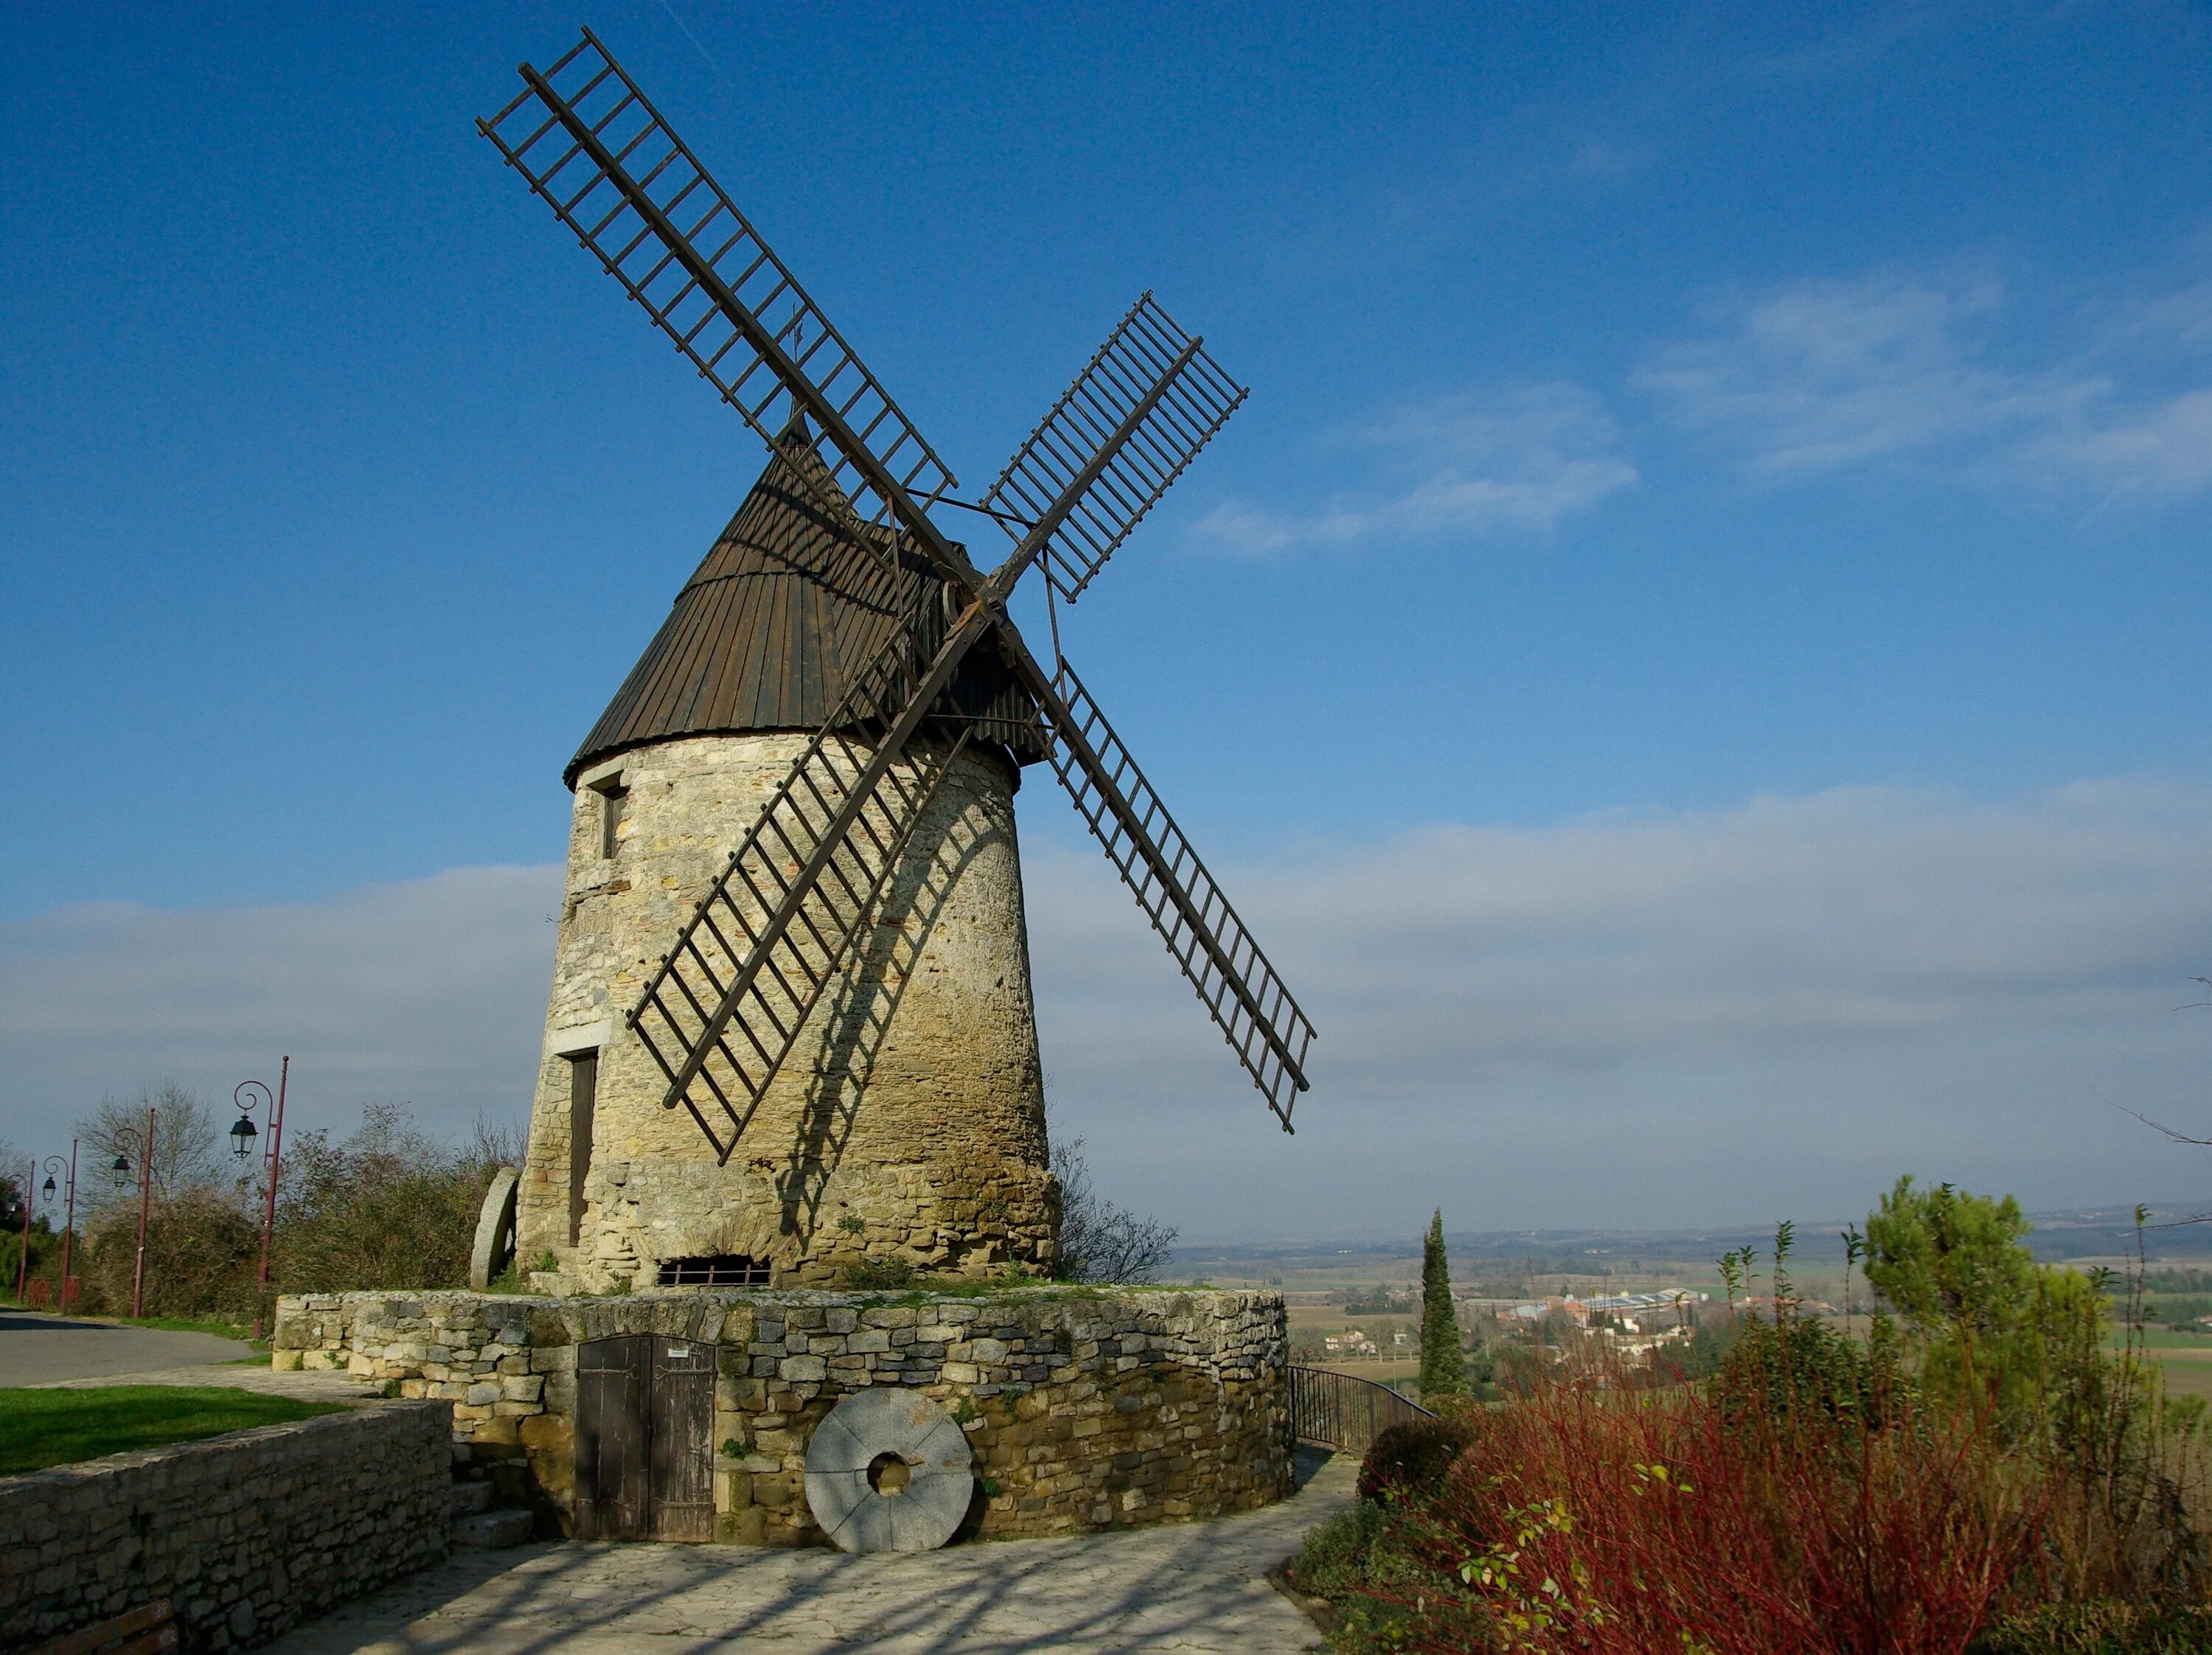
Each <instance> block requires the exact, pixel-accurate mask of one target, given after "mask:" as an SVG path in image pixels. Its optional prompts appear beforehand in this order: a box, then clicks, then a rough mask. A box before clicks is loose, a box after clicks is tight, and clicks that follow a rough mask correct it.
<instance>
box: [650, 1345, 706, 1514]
mask: <svg viewBox="0 0 2212 1655" xmlns="http://www.w3.org/2000/svg"><path fill="white" fill-rule="evenodd" d="M652 1346H653V1355H652V1361H653V1369H652V1371H653V1403H652V1416H653V1417H652V1425H651V1440H652V1449H651V1452H652V1465H653V1474H652V1478H651V1484H650V1487H651V1495H650V1498H651V1501H652V1508H651V1516H650V1519H649V1526H650V1529H651V1531H652V1535H653V1538H654V1539H655V1540H712V1539H713V1538H714V1346H713V1345H711V1344H702V1343H699V1342H697V1341H696V1340H690V1339H665V1338H658V1339H654V1340H653V1341H652Z"/></svg>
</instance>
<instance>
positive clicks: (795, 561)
mask: <svg viewBox="0 0 2212 1655" xmlns="http://www.w3.org/2000/svg"><path fill="white" fill-rule="evenodd" d="M821 464H822V463H821V461H820V460H819V458H817V457H816V455H815V454H814V452H813V451H812V450H811V448H810V447H809V446H807V445H806V443H805V440H804V435H803V433H796V432H794V433H787V434H786V437H785V440H784V441H783V442H782V443H781V445H780V446H779V447H778V450H777V452H775V455H774V457H773V458H771V459H770V460H769V465H768V469H767V470H765V471H763V473H762V474H761V477H760V481H759V482H756V483H755V484H754V485H753V488H752V492H751V493H750V494H747V495H746V496H745V500H744V504H743V505H742V506H738V513H737V515H736V516H735V517H733V518H731V519H730V524H729V527H727V528H726V529H725V530H722V532H721V535H720V537H719V538H718V539H716V541H715V542H714V548H713V549H712V550H710V551H708V554H707V555H706V558H705V560H704V561H702V562H701V563H700V565H699V567H698V569H697V570H696V572H695V573H693V575H692V576H691V579H690V580H689V581H687V582H686V583H685V584H684V590H683V591H680V592H678V593H677V595H676V604H675V607H674V608H673V609H671V610H670V611H669V615H668V619H667V620H666V621H664V622H663V623H662V624H661V627H660V630H659V632H658V633H657V634H654V635H653V642H652V643H650V644H649V645H647V646H646V651H645V653H644V654H643V655H642V656H641V657H640V658H638V663H637V664H636V665H635V667H633V668H631V669H630V674H629V677H628V678H627V679H625V680H623V687H622V688H620V689H619V690H617V691H616V692H615V698H614V700H612V701H611V702H609V703H608V705H607V710H606V711H605V712H603V713H601V714H600V715H599V722H598V723H597V724H593V725H592V733H591V734H590V735H588V736H586V737H585V738H584V744H583V745H582V746H581V747H580V748H578V749H576V756H575V757H574V758H573V759H571V760H569V761H568V769H567V770H566V771H565V772H564V773H563V777H562V779H564V780H565V781H566V782H567V783H568V785H570V786H571V787H573V786H574V785H575V781H576V777H577V775H578V773H580V772H581V771H582V770H583V769H584V768H585V767H586V766H589V765H592V764H595V763H597V762H598V761H600V760H602V759H605V758H611V757H612V756H613V755H616V754H617V753H622V752H626V751H628V750H629V749H632V748H636V747H644V746H647V745H649V744H651V743H654V742H663V741H668V740H671V739H673V738H675V737H684V736H708V735H738V734H744V733H746V732H749V731H810V732H811V731H814V730H817V729H818V728H820V727H821V724H822V722H823V719H825V718H828V717H829V711H830V709H831V708H832V707H833V706H836V702H837V699H838V697H839V696H840V695H842V694H843V693H844V690H845V687H846V684H847V682H848V676H849V675H851V674H853V673H856V672H858V671H859V670H861V669H862V668H864V667H865V666H866V664H868V662H869V661H870V660H872V658H874V657H875V655H876V653H877V652H878V651H879V650H881V649H882V648H883V647H884V645H885V644H886V643H887V642H888V641H889V640H890V638H891V637H892V635H893V634H894V632H895V631H896V627H898V625H899V611H898V607H897V604H898V601H899V599H900V597H901V595H902V594H901V593H900V591H899V590H898V589H899V588H901V587H906V588H907V589H908V591H911V590H912V588H911V586H910V585H908V580H907V579H904V578H902V576H901V575H899V574H895V573H893V572H892V571H891V570H890V569H889V568H887V567H885V564H884V559H883V558H882V557H880V556H878V555H876V554H874V553H872V552H871V551H869V550H868V549H867V548H866V546H865V545H864V544H863V543H862V542H861V541H860V539H859V538H858V537H859V535H860V534H861V533H863V532H867V531H866V530H862V529H861V528H860V525H858V524H856V523H854V522H853V521H852V520H851V519H849V518H848V520H847V521H846V522H845V523H842V524H840V523H838V522H836V521H833V520H832V518H831V517H830V516H829V513H828V512H826V511H825V510H824V508H823V506H821V505H820V504H818V503H817V499H816V496H815V495H814V494H813V493H812V492H811V491H810V490H809V489H808V488H807V487H806V486H805V483H804V482H802V481H801V478H800V473H799V470H798V468H799V467H800V466H806V467H809V468H810V469H811V470H812V471H813V472H814V473H815V475H816V476H820V475H821ZM872 538H873V539H875V540H876V542H877V543H878V545H880V546H883V547H884V549H886V551H888V550H889V549H890V537H889V536H888V535H886V534H882V533H877V534H874V535H872ZM902 567H903V569H904V570H905V571H907V572H908V573H912V574H917V575H920V576H921V578H922V579H925V580H927V581H929V582H931V583H933V585H936V586H937V587H938V588H939V590H940V591H941V590H942V585H943V583H942V582H941V581H939V580H938V579H937V578H936V577H935V576H934V575H933V573H930V571H929V567H928V565H927V562H926V561H922V560H921V558H920V556H919V555H918V554H915V553H912V552H908V553H907V554H906V555H905V561H904V562H903V564H902ZM945 607H946V605H945V603H943V602H939V603H934V604H933V605H931V608H932V609H933V611H934V612H935V613H936V614H938V615H941V614H942V613H943V612H944V610H945ZM938 709H939V712H940V713H944V714H952V715H957V716H962V717H966V718H975V719H978V720H980V721H981V727H980V728H979V729H978V730H977V731H976V732H975V736H976V738H977V739H979V740H985V739H987V740H989V741H991V742H994V743H996V744H997V745H998V746H999V747H1000V748H1002V749H1006V751H1007V753H1008V755H1009V756H1010V757H1012V759H1013V760H1014V761H1015V762H1016V763H1017V764H1030V763H1034V762H1036V761H1037V760H1039V759H1042V757H1044V756H1045V755H1044V751H1043V749H1042V747H1041V746H1040V745H1039V743H1038V738H1037V736H1036V731H1035V729H1034V727H1033V722H1032V721H1033V720H1034V718H1035V717H1036V706H1035V703H1033V702H1032V701H1031V700H1030V698H1029V697H1028V695H1027V694H1024V692H1023V691H1022V690H1021V689H1020V688H1018V686H1017V685H1016V684H1015V683H1014V682H1012V678H1011V676H1009V675H1008V673H1007V672H1006V668H1005V667H1004V665H1003V664H1001V663H1000V660H999V658H998V656H997V654H996V652H994V651H993V650H992V648H991V646H990V645H989V643H988V642H987V641H986V642H984V643H982V644H980V645H978V646H976V647H975V649H974V650H973V651H972V652H970V653H969V657H968V658H967V660H966V661H965V662H964V663H963V664H962V666H961V669H960V672H959V675H958V676H957V677H956V678H955V679H954V680H953V682H952V684H951V687H950V688H948V689H947V690H946V691H945V694H944V695H943V696H942V697H941V698H940V699H939V703H938Z"/></svg>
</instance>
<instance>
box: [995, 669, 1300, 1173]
mask: <svg viewBox="0 0 2212 1655" xmlns="http://www.w3.org/2000/svg"><path fill="white" fill-rule="evenodd" d="M1031 665H1032V666H1033V667H1034V665H1035V664H1034V663H1032V664H1031ZM1057 666H1058V671H1057V672H1056V673H1055V675H1054V679H1053V681H1052V684H1051V692H1052V693H1051V695H1050V697H1049V700H1046V698H1043V697H1040V698H1039V699H1040V703H1041V705H1042V706H1044V709H1045V711H1046V712H1047V714H1048V717H1049V718H1050V720H1051V724H1050V728H1051V729H1052V732H1053V734H1054V737H1055V738H1056V739H1055V740H1054V743H1053V746H1052V754H1053V756H1052V761H1051V762H1052V767H1053V773H1054V774H1055V775H1057V776H1058V777H1059V778H1060V785H1061V786H1062V787H1064V788H1066V790H1067V794H1068V797H1070V798H1071V799H1073V801H1074V803H1075V809H1076V813H1077V814H1078V815H1080V816H1081V817H1082V818H1083V820H1084V823H1085V826H1087V827H1089V828H1090V829H1091V834H1092V835H1093V836H1094V837H1095V838H1096V839H1097V840H1098V843H1099V844H1100V846H1103V848H1104V850H1105V852H1106V858H1107V860H1108V861H1109V862H1111V863H1112V864H1114V869H1115V872H1117V873H1119V874H1120V875H1121V882H1122V883H1124V884H1125V885H1127V887H1128V888H1129V890H1130V893H1131V894H1133V896H1135V898H1136V899H1137V906H1139V908H1140V909H1142V910H1143V911H1144V914H1145V917H1146V918H1147V919H1149V920H1151V921H1152V929H1153V930H1154V931H1158V933H1159V936H1160V940H1161V941H1162V942H1163V943H1165V944H1166V945H1167V950H1168V954H1169V956H1170V958H1172V959H1173V960H1174V961H1175V962H1176V965H1177V966H1179V967H1182V973H1183V975H1184V976H1185V977H1186V978H1188V979H1189V981H1190V985H1191V986H1192V987H1193V988H1194V989H1195V990H1196V991H1198V998H1199V1003H1200V1004H1201V1005H1203V1006H1204V1007H1205V1008H1206V1014H1207V1015H1209V1016H1211V1017H1212V1019H1213V1021H1214V1022H1215V1023H1216V1025H1218V1027H1219V1028H1220V1030H1221V1032H1222V1034H1224V1035H1225V1036H1226V1037H1227V1039H1228V1041H1229V1046H1230V1049H1231V1051H1233V1052H1236V1054H1237V1061H1238V1062H1240V1063H1242V1064H1243V1065H1244V1068H1245V1071H1246V1072H1247V1073H1248V1074H1249V1075H1250V1076H1251V1077H1252V1083H1253V1084H1254V1085H1255V1086H1256V1087H1258V1088H1260V1094H1261V1096H1262V1097H1264V1098H1265V1099H1267V1106H1268V1107H1269V1108H1270V1109H1272V1110H1273V1111H1274V1112H1275V1117H1276V1118H1277V1119H1279V1121H1281V1122H1282V1125H1283V1130H1284V1131H1285V1132H1289V1131H1295V1130H1296V1129H1295V1128H1293V1127H1292V1125H1291V1108H1292V1106H1293V1105H1294V1104H1295V1102H1296V1100H1297V1094H1299V1093H1301V1092H1303V1091H1305V1090H1307V1089H1308V1088H1309V1086H1310V1082H1309V1081H1308V1080H1307V1078H1306V1073H1305V1060H1306V1053H1307V1051H1308V1050H1309V1048H1310V1046H1312V1044H1313V1039H1314V1032H1315V1031H1314V1026H1313V1023H1312V1021H1311V1020H1310V1019H1309V1018H1308V1017H1307V1015H1305V1012H1304V1010H1303V1009H1301V1008H1300V1007H1299V1005H1298V1003H1297V999H1296V997H1293V996H1292V995H1291V991H1290V989H1289V988H1288V987H1287V986H1286V985H1285V984H1284V982H1283V979H1282V978H1281V977H1280V976H1279V974H1278V973H1277V972H1276V970H1275V967H1274V965H1273V961H1270V960H1269V959H1268V958H1267V954H1266V953H1265V952H1264V951H1263V950H1262V949H1261V947H1260V945H1259V943H1257V942H1256V941H1255V940H1254V938H1253V936H1252V933H1251V932H1250V931H1249V930H1248V929H1247V928H1246V926H1245V924H1244V921H1243V918H1242V917H1241V916H1240V915H1239V914H1238V913H1237V910H1236V908H1235V907H1234V906H1231V903H1230V900H1229V898H1228V897H1227V895H1226V894H1224V893H1223V891H1222V889H1221V887H1220V886H1219V885H1218V883H1217V882H1215V880H1214V877H1213V875H1212V872H1210V871H1209V870H1207V868H1206V864H1205V862H1204V861H1203V860H1201V859H1200V857H1199V854H1198V852H1197V851H1196V850H1195V849H1194V848H1193V847H1192V846H1191V843H1190V840H1188V838H1187V837H1186V836H1185V835H1184V834H1183V831H1182V827H1180V826H1179V825H1177V823H1176V819H1175V817H1174V815H1172V814H1171V813H1170V811H1169V809H1168V808H1167V806H1166V804H1165V803H1163V802H1162V800H1161V798H1160V796H1159V794H1158V791H1155V789H1154V788H1153V786H1152V783H1151V782H1150V781H1149V780H1148V779H1146V776H1145V773H1144V772H1143V771H1142V770H1141V769H1139V767H1138V765H1137V761H1136V760H1135V759H1134V758H1133V756H1132V755H1130V752H1129V749H1128V748H1127V746H1126V745H1125V744H1124V743H1122V740H1121V737H1120V736H1119V735H1117V734H1115V730H1114V727H1113V725H1111V724H1109V723H1108V722H1107V721H1106V715H1105V713H1104V712H1102V711H1101V710H1100V708H1099V706H1098V703H1097V701H1096V700H1093V699H1092V697H1091V692H1090V691H1089V690H1088V689H1086V688H1085V687H1084V685H1083V681H1082V680H1081V679H1079V678H1078V677H1077V676H1075V669H1074V668H1073V667H1072V666H1070V665H1069V664H1068V663H1067V660H1066V658H1065V657H1061V658H1059V660H1058V662H1057Z"/></svg>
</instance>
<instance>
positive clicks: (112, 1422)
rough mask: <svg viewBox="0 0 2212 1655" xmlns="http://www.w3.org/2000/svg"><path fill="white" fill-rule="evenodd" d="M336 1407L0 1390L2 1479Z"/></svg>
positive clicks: (183, 1388)
mask: <svg viewBox="0 0 2212 1655" xmlns="http://www.w3.org/2000/svg"><path fill="white" fill-rule="evenodd" d="M337 1407H338V1404H336V1403H321V1402H296V1401H295V1400H294V1399H293V1398H291V1397H264V1396H257V1395H256V1394H255V1393H254V1392H252V1391H231V1390H226V1389H223V1388H222V1387H219V1386H215V1385H110V1386H106V1387H103V1388H101V1389H98V1390H86V1391H44V1390H41V1391H28V1390H20V1391H0V1476H16V1475H18V1474H20V1473H21V1472H24V1471H36V1470H43V1469H44V1468H45V1467H46V1466H49V1465H68V1464H74V1463H75V1462H76V1461H77V1460H81V1459H97V1458H99V1457H100V1455H102V1454H120V1453H125V1452H129V1451H130V1450H131V1449H134V1448H155V1447H159V1446H161V1444H163V1443H165V1442H189V1441H191V1440H193V1439H194V1438H197V1437H216V1436H221V1435H222V1434H223V1433H224V1432H226V1431H244V1430H247V1429H250V1428H252V1427H253V1426H257V1425H277V1424H281V1423H282V1422H284V1421H286V1420H303V1419H307V1418H310V1417H312V1416H314V1415H317V1414H331V1413H336V1412H337Z"/></svg>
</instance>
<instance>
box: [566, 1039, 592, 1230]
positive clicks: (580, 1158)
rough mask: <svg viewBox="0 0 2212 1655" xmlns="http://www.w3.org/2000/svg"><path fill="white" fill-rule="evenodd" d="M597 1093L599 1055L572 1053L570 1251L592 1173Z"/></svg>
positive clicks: (581, 1223)
mask: <svg viewBox="0 0 2212 1655" xmlns="http://www.w3.org/2000/svg"><path fill="white" fill-rule="evenodd" d="M598 1100H599V1052H597V1051H596V1050H593V1051H590V1052H572V1053H571V1054H570V1055H569V1058H568V1245H569V1246H572V1247H573V1246H575V1245H576V1243H577V1242H578V1241H579V1240H581V1239H582V1237H583V1233H584V1180H585V1179H587V1178H589V1177H590V1176H591V1173H592V1111H593V1107H594V1106H595V1105H596V1104H597V1102H598Z"/></svg>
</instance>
